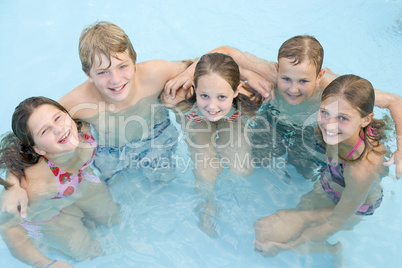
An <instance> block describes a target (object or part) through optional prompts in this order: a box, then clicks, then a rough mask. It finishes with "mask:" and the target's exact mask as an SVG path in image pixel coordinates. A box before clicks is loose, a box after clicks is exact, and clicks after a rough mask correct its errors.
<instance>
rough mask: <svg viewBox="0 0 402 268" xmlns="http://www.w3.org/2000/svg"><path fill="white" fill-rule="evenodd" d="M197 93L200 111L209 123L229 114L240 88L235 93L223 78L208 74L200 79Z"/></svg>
mask: <svg viewBox="0 0 402 268" xmlns="http://www.w3.org/2000/svg"><path fill="white" fill-rule="evenodd" d="M195 92H196V96H197V105H198V109H199V110H200V111H201V112H202V114H203V115H204V116H205V117H206V118H207V119H208V120H209V121H212V122H215V121H218V120H219V119H221V118H222V117H224V116H225V115H226V114H228V113H229V111H230V109H231V108H232V104H233V99H234V98H235V97H237V95H238V94H239V88H237V90H236V92H234V91H233V89H232V87H231V86H230V84H229V83H228V82H226V80H225V79H223V78H222V77H221V76H219V75H217V74H208V75H204V76H201V77H200V78H198V87H197V88H196V89H195Z"/></svg>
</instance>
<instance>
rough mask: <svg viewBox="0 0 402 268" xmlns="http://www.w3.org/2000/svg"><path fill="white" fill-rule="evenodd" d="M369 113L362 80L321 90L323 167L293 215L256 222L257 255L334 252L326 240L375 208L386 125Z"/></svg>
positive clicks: (368, 90) (350, 78)
mask: <svg viewBox="0 0 402 268" xmlns="http://www.w3.org/2000/svg"><path fill="white" fill-rule="evenodd" d="M373 108H374V89H373V86H372V85H371V83H370V82H369V81H367V80H366V79H363V78H361V77H358V76H355V75H343V76H340V77H338V78H336V79H335V80H334V81H332V82H331V83H330V84H329V85H328V87H327V88H326V89H325V90H324V92H323V94H322V100H321V105H320V110H319V116H318V126H317V128H316V136H317V139H318V141H317V146H318V147H319V148H321V150H323V152H324V153H325V154H326V157H327V165H326V166H325V167H324V168H323V169H322V170H321V177H320V179H319V180H318V181H317V182H316V183H315V185H314V189H313V190H312V191H311V192H309V193H307V194H305V195H304V196H302V197H301V201H300V203H299V205H298V206H297V208H296V209H285V210H278V211H277V212H276V213H275V214H272V215H269V216H267V217H264V218H262V219H259V220H257V221H256V222H255V224H254V228H255V235H256V241H255V247H256V249H257V250H258V251H259V252H260V253H261V254H262V255H264V256H272V255H276V254H278V253H279V252H280V251H282V250H295V251H301V250H303V251H304V252H315V251H317V250H318V251H330V252H336V251H337V250H338V249H339V244H337V245H330V244H328V243H327V242H326V240H327V239H328V238H329V237H330V236H331V235H333V234H334V233H336V232H338V231H340V230H348V229H349V230H350V229H351V228H352V227H353V226H354V225H356V224H357V223H359V222H360V221H361V219H362V216H366V215H372V214H373V213H374V211H375V209H376V208H378V207H379V206H380V204H381V201H382V197H383V193H382V188H381V185H380V182H381V179H382V177H384V176H386V175H387V173H388V169H387V168H386V167H385V166H384V165H383V163H384V162H385V157H384V156H385V154H386V153H387V151H386V149H385V147H384V146H383V144H382V140H383V139H384V138H385V135H384V127H385V122H384V121H383V120H378V119H373V116H374V114H373ZM315 243H318V244H315Z"/></svg>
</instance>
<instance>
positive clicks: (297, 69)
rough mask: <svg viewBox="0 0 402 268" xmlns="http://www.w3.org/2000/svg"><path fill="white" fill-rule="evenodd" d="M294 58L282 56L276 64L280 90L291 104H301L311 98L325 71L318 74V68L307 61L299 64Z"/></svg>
mask: <svg viewBox="0 0 402 268" xmlns="http://www.w3.org/2000/svg"><path fill="white" fill-rule="evenodd" d="M292 61H293V60H290V59H287V58H280V59H279V61H278V64H276V70H277V72H278V92H279V93H280V94H281V95H282V96H283V98H284V99H285V100H286V101H287V102H288V103H290V104H299V103H301V102H303V101H306V100H308V99H310V98H311V96H312V95H313V93H314V92H315V90H316V87H317V86H318V84H319V83H320V80H321V78H322V76H323V75H324V73H325V71H324V70H321V71H320V73H319V74H318V76H317V73H316V68H315V66H314V65H313V64H310V63H308V62H306V61H304V62H301V63H299V64H297V65H294V64H293V63H292Z"/></svg>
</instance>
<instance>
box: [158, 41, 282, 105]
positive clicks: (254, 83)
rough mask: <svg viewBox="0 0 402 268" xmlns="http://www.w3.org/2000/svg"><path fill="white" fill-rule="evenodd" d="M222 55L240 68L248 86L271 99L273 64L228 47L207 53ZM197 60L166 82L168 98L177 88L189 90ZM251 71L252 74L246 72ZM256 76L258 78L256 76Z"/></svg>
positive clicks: (273, 75) (273, 79) (274, 79)
mask: <svg viewBox="0 0 402 268" xmlns="http://www.w3.org/2000/svg"><path fill="white" fill-rule="evenodd" d="M214 52H217V53H223V54H227V55H229V56H231V57H232V58H233V59H234V60H235V61H236V63H237V64H238V65H239V67H240V73H241V76H242V79H244V80H247V81H248V82H249V84H250V86H251V87H252V88H253V89H255V90H256V91H258V92H259V93H260V94H261V95H262V96H264V97H265V98H269V97H272V91H273V89H274V87H273V85H274V84H275V83H276V68H275V64H274V63H273V62H269V61H265V60H263V59H260V58H258V57H256V56H254V55H252V54H250V53H243V52H241V51H240V50H237V49H235V48H231V47H228V46H221V47H218V48H215V49H213V50H211V51H209V52H208V53H214ZM197 63H198V60H197V61H195V62H194V63H193V64H192V65H190V66H189V67H188V68H187V69H186V70H185V71H184V72H182V73H181V74H179V75H178V76H176V77H175V78H174V79H171V80H170V81H168V82H167V83H166V85H165V91H166V94H167V95H168V96H172V98H174V97H175V94H176V93H175V92H176V91H177V90H178V89H179V88H181V87H182V88H184V89H185V90H186V89H189V88H190V87H191V86H192V84H193V78H194V71H195V66H196V65H197ZM247 70H248V71H252V72H247ZM256 75H258V76H256Z"/></svg>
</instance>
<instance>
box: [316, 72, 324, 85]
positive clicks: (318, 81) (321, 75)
mask: <svg viewBox="0 0 402 268" xmlns="http://www.w3.org/2000/svg"><path fill="white" fill-rule="evenodd" d="M324 74H325V69H321V71H320V72H319V73H318V75H317V81H316V84H317V85H318V84H320V81H321V78H323V76H324Z"/></svg>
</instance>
